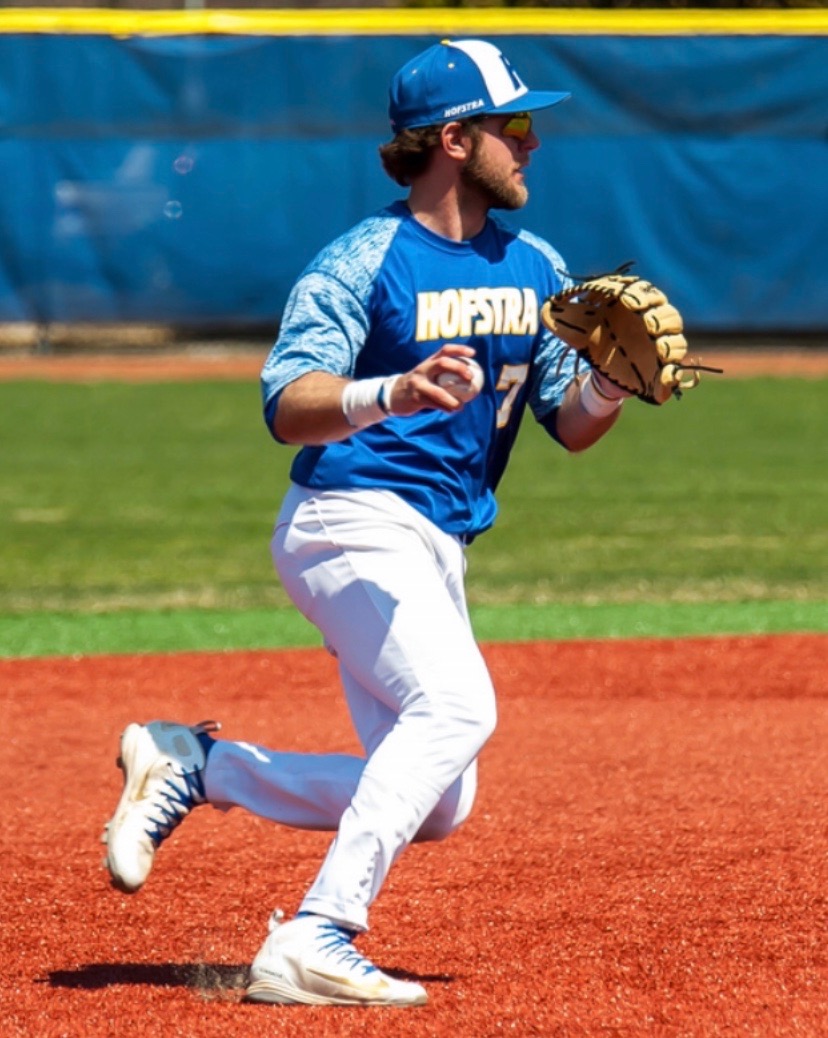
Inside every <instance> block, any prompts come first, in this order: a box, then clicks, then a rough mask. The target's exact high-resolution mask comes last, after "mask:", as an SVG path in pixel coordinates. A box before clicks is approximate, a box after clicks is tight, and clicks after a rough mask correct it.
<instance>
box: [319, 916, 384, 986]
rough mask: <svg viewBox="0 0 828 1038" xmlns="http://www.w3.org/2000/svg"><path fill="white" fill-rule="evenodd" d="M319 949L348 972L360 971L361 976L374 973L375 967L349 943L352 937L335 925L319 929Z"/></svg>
mask: <svg viewBox="0 0 828 1038" xmlns="http://www.w3.org/2000/svg"><path fill="white" fill-rule="evenodd" d="M319 931H320V932H319V942H320V948H321V949H322V951H324V952H325V953H326V954H327V955H329V956H330V957H331V958H333V959H335V961H336V962H338V963H341V964H342V965H343V966H346V967H347V968H348V969H349V970H361V971H362V973H363V975H365V976H367V975H368V974H369V973H374V972H376V969H377V967H376V966H375V965H374V964H373V963H372V962H369V961H368V959H366V958H365V956H364V955H360V954H359V952H358V951H357V950H356V948H355V947H354V946H353V944H352V943H351V942H352V941H353V939H354V935H353V934H352V933H351V932H350V931H348V930H345V929H343V928H342V927H341V926H337V925H336V923H324V924H322V925H321V926H320V927H319Z"/></svg>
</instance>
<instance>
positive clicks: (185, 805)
mask: <svg viewBox="0 0 828 1038" xmlns="http://www.w3.org/2000/svg"><path fill="white" fill-rule="evenodd" d="M175 778H176V779H177V781H178V782H180V783H182V785H177V784H176V782H174V781H173V780H172V779H171V778H168V779H167V780H166V781H165V783H164V788H163V789H162V790H161V792H160V793H159V795H158V801H157V802H156V803H155V804H154V805H153V806H154V807H155V808H156V809H157V811H158V813H159V814H160V816H161V817H160V818H157V817H155V818H153V817H150V818H149V819H148V821H149V822H150V823H151V828H148V829H145V830H144V832H146V834H147V836H148V837H149V838H150V839H151V840H152V842H153V843H154V844H155V846H156V847H157V846H158V845H159V844H160V843H161V841H162V840H165V839H166V838H167V837H168V836H169V835H170V833H171V832H172V831H173V829H175V827H176V826H177V825H178V824H179V823H180V822H181V820H182V819H183V818H184V817H185V816H186V815H188V814H189V813H190V811H192V809H193V808H194V807H195V806H196V805H197V804H203V803H204V801H205V800H206V799H207V796H206V793H205V791H204V781H203V779H202V777H201V772H200V771H193V772H190V773H188V774H185V775H176V776H175Z"/></svg>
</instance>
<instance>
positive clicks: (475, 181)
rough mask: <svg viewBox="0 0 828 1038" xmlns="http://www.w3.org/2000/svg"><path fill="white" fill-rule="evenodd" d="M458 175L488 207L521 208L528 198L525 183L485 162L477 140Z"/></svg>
mask: <svg viewBox="0 0 828 1038" xmlns="http://www.w3.org/2000/svg"><path fill="white" fill-rule="evenodd" d="M460 176H461V179H462V181H463V183H464V184H465V186H466V187H467V188H470V189H472V190H474V191H476V192H477V193H478V194H480V195H481V196H482V197H483V198H484V199H485V201H486V203H487V205H488V207H489V208H490V209H522V208H523V206H525V205H526V202H527V200H528V198H529V191H528V189H527V188H526V186H525V184H522V183H520V184H519V183H515V182H514V181H513V180H512V179H511V177H512V174H511V171H510V172H509V173H505V172H503V171H502V170H499V169H498V170H496V169H494V168H493V167H492V165H491V164H490V163H487V162H486V160H485V159H484V158H483V157H482V156H481V152H480V148H479V147H478V146H477V142H475V145H474V147H473V151H472V154H471V157H470V158H469V161H468V162H467V163H466V165H465V167H464V169H463V171H462V173H461V174H460Z"/></svg>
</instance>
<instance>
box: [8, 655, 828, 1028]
mask: <svg viewBox="0 0 828 1038" xmlns="http://www.w3.org/2000/svg"><path fill="white" fill-rule="evenodd" d="M826 649H828V638H826V637H825V636H807V635H791V636H785V637H782V636H774V637H755V638H711V639H681V640H663V641H639V642H603V643H601V642H593V643H588V642H566V643H560V644H554V643H548V644H525V645H497V646H487V647H486V649H485V652H486V656H487V659H488V660H489V663H490V666H491V669H492V672H493V674H494V677H495V680H496V683H497V685H498V688H499V696H500V713H501V718H500V725H499V729H498V731H497V733H496V735H495V736H494V738H493V740H492V741H491V743H490V744H489V746H488V747H487V748H486V749H485V750H484V753H483V757H482V761H481V771H482V776H481V777H482V789H481V793H480V798H479V802H478V805H477V808H476V811H475V813H474V814H473V815H472V818H471V819H470V820H469V822H468V823H467V825H466V826H465V827H464V828H463V830H462V831H461V832H460V833H458V834H457V835H455V836H454V837H453V838H452V839H450V840H448V841H447V842H445V843H444V844H441V845H431V846H416V847H413V848H411V849H410V850H409V852H407V853H406V855H404V856H403V858H402V859H401V861H400V862H399V864H398V865H397V867H396V870H395V871H394V872H393V873H392V877H391V880H390V882H389V884H388V886H387V888H386V890H385V891H384V892H383V895H382V897H381V899H380V901H379V903H378V905H377V906H376V909H375V912H374V916H373V929H372V931H371V932H370V933H369V934H368V935H367V936H366V938H365V939H364V944H363V946H364V949H365V950H366V952H367V953H369V954H371V955H373V956H374V957H375V958H376V960H377V961H378V962H379V963H380V964H382V965H383V966H385V967H386V968H388V969H390V970H392V971H399V972H400V973H402V974H404V975H409V976H414V977H417V978H419V979H420V980H421V981H422V982H423V983H424V984H425V985H426V987H427V988H428V990H429V994H430V1003H429V1005H428V1006H426V1007H423V1008H422V1009H412V1010H349V1009H344V1010H343V1009H330V1008H328V1009H324V1008H311V1009H308V1008H304V1007H281V1008H280V1007H267V1006H246V1005H240V1004H239V998H240V995H241V991H242V988H243V984H244V975H245V968H246V965H247V963H248V962H249V961H250V959H251V957H252V955H253V954H254V953H255V951H256V950H257V948H258V946H259V944H260V942H261V940H262V937H263V934H264V925H265V921H266V918H267V916H268V914H269V912H270V910H271V908H273V907H274V906H277V905H279V906H282V907H283V908H284V909H285V910H286V911H288V912H290V911H292V910H293V909H294V908H295V907H296V904H297V902H298V900H299V898H300V896H301V894H302V892H303V890H304V888H305V887H306V885H307V884H308V883H309V881H310V880H311V878H312V876H313V874H314V872H315V869H316V867H317V864H318V862H319V860H320V858H321V855H322V853H323V851H324V849H325V847H326V845H327V841H328V837H327V836H326V835H325V834H319V833H294V832H290V831H288V830H284V829H280V828H277V827H274V826H272V825H269V824H266V823H264V822H262V821H260V820H258V819H255V818H251V817H249V816H247V815H245V814H243V813H241V812H230V813H229V814H227V815H222V814H220V813H219V812H216V811H213V810H210V809H209V808H203V809H200V810H198V811H197V812H196V813H195V814H194V815H193V816H192V817H191V818H190V819H188V820H187V821H186V822H185V823H184V825H183V826H182V828H181V829H180V830H178V831H177V832H176V833H175V834H174V835H173V836H172V837H171V838H170V840H169V841H168V842H167V844H165V845H164V847H163V848H162V851H161V853H160V854H159V858H158V861H157V864H156V868H155V871H154V873H153V875H152V877H151V880H150V882H149V883H148V884H147V886H146V887H145V888H144V890H143V891H141V892H140V893H139V894H137V895H134V896H132V897H127V896H124V895H122V894H119V893H117V892H115V891H113V890H111V889H110V888H109V886H108V884H107V881H106V878H105V874H104V872H103V871H102V869H101V868H100V862H101V857H102V849H101V847H100V845H99V844H98V842H97V840H98V837H99V834H100V830H101V827H102V824H103V822H104V820H105V819H106V818H107V816H108V815H109V814H110V812H111V810H112V808H113V806H114V804H115V801H116V799H117V797H118V795H119V792H120V778H119V772H118V771H117V770H116V769H115V768H114V766H113V759H114V757H115V753H116V744H117V738H118V734H119V732H120V730H121V728H122V727H123V725H124V724H125V723H126V722H127V721H129V720H131V719H135V718H137V719H141V720H146V719H149V718H151V717H153V716H169V717H173V718H177V719H183V720H198V719H201V718H202V717H216V716H217V717H219V718H220V719H222V720H223V721H224V724H225V727H224V733H223V734H224V735H226V736H227V737H228V738H244V739H249V740H251V741H254V742H261V743H264V744H267V745H273V746H284V747H291V748H297V749H305V750H312V749H313V750H320V749H329V750H350V749H353V748H354V741H353V736H352V734H351V731H350V728H349V725H348V722H347V719H346V717H345V714H344V710H343V707H342V705H341V702H340V697H339V692H338V686H337V680H336V674H335V670H334V664H333V662H332V661H331V659H330V658H329V657H328V656H327V655H326V654H325V653H324V652H323V651H322V650H302V651H299V650H297V651H284V652H258V653H251V652H248V653H228V654H219V653H217V654H209V653H206V654H186V655H185V654H182V655H170V656H134V657H101V658H94V657H86V658H84V657H79V658H74V659H64V660H6V661H0V689H2V690H3V693H4V694H3V700H4V704H5V717H4V721H5V723H4V752H3V754H2V757H0V783H2V788H3V789H4V790H5V797H4V801H5V806H4V810H3V812H2V814H0V832H2V848H3V901H4V907H3V916H2V919H3V921H2V955H3V978H2V984H1V985H0V1012H1V1013H2V1021H3V1023H2V1033H3V1035H7V1036H9V1038H18V1036H27V1038H32V1036H36V1038H58V1036H73V1038H74V1036H77V1038H109V1036H113V1035H130V1036H142V1035H148V1036H149V1035H152V1036H157V1035H164V1036H165V1038H166V1036H169V1038H173V1036H183V1038H213V1036H215V1038H236V1036H238V1038H259V1036H262V1038H264V1036H268V1038H270V1036H290V1038H294V1036H296V1038H298V1036H305V1035H314V1036H317V1038H326V1036H331V1038H333V1036H350V1035H360V1036H363V1038H405V1036H410V1038H426V1036H440V1038H443V1036H444V1038H489V1036H492V1038H494V1036H499V1035H503V1034H511V1035H517V1036H528V1035H539V1036H544V1038H550V1036H584V1035H589V1036H592V1035H613V1036H630V1038H632V1036H637V1035H657V1036H676V1038H678V1036H682V1038H684V1036H699V1038H701V1036H719V1035H737V1034H739V1035H744V1034H749V1035H759V1036H781V1035H808V1036H815V1035H821V1034H825V1033H826V1031H825V1028H826V1024H825V1012H826V1005H828V953H826V946H825V934H826V932H828V900H827V899H826V898H827V895H826V891H828V813H826V808H825V804H826V789H825V787H826V757H825V747H826V745H828V711H826V700H827V699H828V682H827V681H826V677H825V664H824V661H825V656H826Z"/></svg>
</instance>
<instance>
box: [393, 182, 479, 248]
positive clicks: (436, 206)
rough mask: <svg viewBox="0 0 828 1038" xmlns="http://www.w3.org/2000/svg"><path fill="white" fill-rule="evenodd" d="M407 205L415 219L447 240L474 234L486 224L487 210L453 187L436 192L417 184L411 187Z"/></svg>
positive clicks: (475, 200) (470, 236) (466, 237)
mask: <svg viewBox="0 0 828 1038" xmlns="http://www.w3.org/2000/svg"><path fill="white" fill-rule="evenodd" d="M408 208H409V209H410V210H411V213H412V215H413V216H414V219H415V220H417V222H418V223H421V224H422V225H423V226H424V227H427V228H428V229H429V230H430V231H433V232H434V233H435V234H439V235H441V237H443V238H448V239H450V240H451V241H468V240H469V239H470V238H474V237H476V236H477V235H478V234H480V232H481V231H482V230H483V228H484V227H485V226H486V217H487V214H488V208H487V207H486V206H484V205H483V204H482V203H481V202H480V201H479V200H478V199H468V198H467V199H465V200H461V198H460V197H458V192H457V190H456V188H452V189H450V190H448V191H446V192H445V193H442V194H438V193H435V192H433V191H431V192H429V191H428V190H426V189H425V187H424V186H418V185H414V186H413V187H412V189H411V192H410V194H409V196H408Z"/></svg>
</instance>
